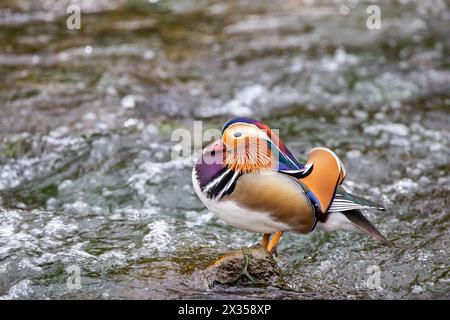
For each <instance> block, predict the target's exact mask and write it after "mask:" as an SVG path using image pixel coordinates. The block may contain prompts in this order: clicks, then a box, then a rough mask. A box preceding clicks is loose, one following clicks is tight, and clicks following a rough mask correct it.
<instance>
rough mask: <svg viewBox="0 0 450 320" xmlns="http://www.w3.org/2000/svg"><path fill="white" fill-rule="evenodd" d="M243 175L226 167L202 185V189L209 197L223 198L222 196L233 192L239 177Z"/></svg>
mask: <svg viewBox="0 0 450 320" xmlns="http://www.w3.org/2000/svg"><path fill="white" fill-rule="evenodd" d="M240 176H241V173H239V172H238V171H233V170H231V169H224V170H221V171H219V172H218V174H217V175H216V176H215V177H214V178H213V179H212V180H211V182H209V183H208V184H206V185H205V186H203V187H202V186H200V189H201V191H202V192H203V193H204V194H205V195H206V196H207V197H208V198H209V199H221V198H222V197H224V196H226V195H228V194H230V193H232V192H233V190H234V188H235V186H236V181H237V179H238V178H239V177H240Z"/></svg>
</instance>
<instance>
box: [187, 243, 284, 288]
mask: <svg viewBox="0 0 450 320" xmlns="http://www.w3.org/2000/svg"><path fill="white" fill-rule="evenodd" d="M193 279H194V280H195V281H194V282H195V283H198V281H200V282H202V283H203V284H206V285H207V286H208V287H209V288H212V287H214V286H216V285H225V286H241V285H263V286H277V287H286V282H285V280H284V277H283V274H282V272H281V269H280V267H279V266H278V265H277V263H276V261H275V259H274V257H273V256H272V254H271V253H269V252H268V251H267V250H266V249H265V248H263V247H261V246H260V245H255V246H252V247H246V248H241V249H239V250H234V251H231V252H228V253H225V254H224V255H222V256H221V257H219V258H218V259H217V260H216V261H214V262H213V263H212V264H210V265H209V266H208V267H206V269H204V270H199V271H197V272H195V273H194V274H193Z"/></svg>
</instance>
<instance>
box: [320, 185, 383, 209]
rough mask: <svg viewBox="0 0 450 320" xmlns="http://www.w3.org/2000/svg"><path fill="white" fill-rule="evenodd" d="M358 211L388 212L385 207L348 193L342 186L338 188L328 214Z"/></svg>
mask: <svg viewBox="0 0 450 320" xmlns="http://www.w3.org/2000/svg"><path fill="white" fill-rule="evenodd" d="M357 209H376V210H380V211H385V210H386V209H385V208H384V207H383V206H381V205H379V204H377V203H375V202H373V201H370V200H368V199H364V198H361V197H358V196H355V195H353V194H351V193H348V192H347V191H345V189H344V188H343V187H342V186H338V188H337V190H336V195H335V196H334V200H333V202H332V203H331V206H330V208H329V209H328V212H342V211H347V210H357Z"/></svg>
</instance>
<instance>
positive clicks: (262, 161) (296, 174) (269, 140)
mask: <svg viewBox="0 0 450 320" xmlns="http://www.w3.org/2000/svg"><path fill="white" fill-rule="evenodd" d="M344 179H345V169H344V166H343V165H342V162H341V161H340V159H339V158H338V157H337V156H336V154H335V153H334V152H333V151H331V150H330V149H327V148H314V149H312V150H311V151H310V152H309V156H308V159H307V161H306V163H301V162H299V161H298V160H297V159H296V158H295V157H294V155H293V154H292V153H291V152H290V151H289V149H288V148H287V147H286V145H285V144H284V143H283V142H282V141H281V140H280V139H279V138H278V136H277V135H276V134H275V133H274V132H273V131H272V130H271V129H270V128H269V127H268V126H266V125H264V124H263V123H261V122H259V121H257V120H254V119H250V118H235V119H232V120H230V121H228V122H227V123H226V124H225V125H224V127H223V129H222V136H221V138H220V139H218V140H217V141H215V142H213V143H212V144H211V145H209V146H208V147H206V148H205V149H204V150H203V152H202V155H201V156H200V158H199V159H198V160H197V161H196V163H195V165H194V168H193V171H192V181H193V186H194V190H195V192H196V194H197V195H198V197H199V198H200V200H201V201H202V202H203V204H204V205H205V206H206V207H207V208H208V209H209V210H210V211H212V212H213V213H215V214H216V215H217V216H218V217H219V218H220V219H222V220H224V221H225V222H227V223H228V224H230V225H232V226H234V227H236V228H240V229H243V230H247V231H250V232H255V233H261V234H263V236H262V241H261V245H262V246H263V247H265V248H266V249H267V250H268V251H269V252H271V253H276V249H277V246H278V243H279V241H280V239H281V236H282V235H283V232H288V231H291V232H296V233H300V234H306V233H309V232H311V231H313V230H314V229H315V228H316V227H319V228H321V229H323V230H325V231H332V230H339V229H340V230H347V231H355V232H359V233H364V234H367V235H369V236H371V237H373V238H375V239H377V240H379V241H381V242H382V243H384V244H388V245H389V244H390V242H389V241H388V240H386V239H385V237H384V236H383V235H382V234H381V233H380V232H379V231H378V230H377V229H376V228H375V227H374V226H373V224H372V223H371V222H370V221H369V220H368V219H367V218H366V217H365V216H364V215H363V214H362V212H361V210H362V209H376V210H385V209H384V208H383V207H382V206H380V205H378V204H376V203H374V202H372V201H370V200H367V199H364V198H361V197H358V196H355V195H353V194H351V193H349V192H348V190H347V189H346V188H345V187H344V186H343V185H342V182H343V181H344ZM272 234H274V235H273V236H272Z"/></svg>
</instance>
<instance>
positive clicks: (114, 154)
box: [0, 0, 450, 299]
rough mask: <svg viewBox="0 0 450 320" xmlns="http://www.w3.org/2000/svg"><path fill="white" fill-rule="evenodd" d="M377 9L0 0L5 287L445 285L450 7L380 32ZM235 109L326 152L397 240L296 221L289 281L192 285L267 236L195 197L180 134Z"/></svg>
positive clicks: (286, 249) (412, 5) (171, 294)
mask: <svg viewBox="0 0 450 320" xmlns="http://www.w3.org/2000/svg"><path fill="white" fill-rule="evenodd" d="M71 3H75V4H78V5H79V7H80V8H81V29H80V30H76V29H75V30H68V28H67V27H66V19H67V17H68V14H66V9H67V7H68V5H69V4H71ZM370 4H371V2H360V1H356V0H352V1H350V0H349V1H288V0H286V1H262V2H259V1H250V0H247V1H245V0H241V1H236V0H233V1H226V2H225V1H224V2H219V1H206V0H201V1H163V0H160V1H139V0H133V1H122V0H114V1H106V0H105V1H93V0H92V1H91V0H79V1H69V0H61V1H59V0H34V1H26V0H18V1H17V0H6V1H5V0H4V1H2V2H1V4H0V75H1V76H0V296H1V297H2V298H5V299H32V298H50V299H72V298H76V299H82V298H99V299H109V298H121V299H155V298H162V299H166V298H237V299H246V298H249V299H251V298H286V299H303V298H338V299H348V298H350V299H352V298H369V299H370V298H386V299H391V298H425V299H429V298H447V299H448V298H449V297H450V275H449V260H450V259H449V258H450V249H449V247H450V233H449V230H450V229H449V227H450V220H449V217H450V214H449V198H450V176H449V172H450V163H449V153H450V130H449V127H450V112H449V111H450V110H449V106H450V94H449V93H450V69H449V66H450V63H449V62H450V61H449V44H450V43H449V38H450V35H449V28H448V26H449V21H450V9H449V6H448V4H446V2H445V1H419V0H417V1H406V0H405V1H392V2H387V1H386V2H379V3H378V5H379V6H380V8H381V29H380V30H377V29H375V30H370V29H369V28H368V27H367V25H366V20H367V18H368V14H367V11H366V9H367V7H368V5H370ZM234 116H252V117H255V118H258V119H260V120H262V121H264V122H265V123H267V124H268V125H270V126H271V127H273V128H279V129H280V135H281V138H282V139H284V140H285V142H286V143H287V144H288V145H289V147H290V148H291V150H292V151H293V153H294V154H296V155H298V156H299V157H300V158H304V157H305V156H306V155H307V152H308V150H309V149H310V148H312V147H315V146H327V147H330V148H332V149H333V150H335V152H336V153H337V154H338V155H339V156H340V157H341V158H342V160H343V162H344V163H345V165H346V168H347V172H348V176H347V177H348V178H347V179H348V180H347V181H348V184H349V186H350V187H351V188H352V189H353V191H354V193H356V194H359V195H361V196H365V197H368V198H370V199H372V200H375V201H378V202H380V203H382V204H383V205H385V206H386V207H387V211H386V212H382V213H375V212H368V213H367V214H368V216H369V218H370V219H371V220H372V221H373V222H374V223H375V224H376V225H377V226H378V227H379V229H380V230H381V231H382V232H383V233H384V234H385V235H386V237H387V238H389V239H391V240H393V241H395V243H396V247H394V248H389V247H385V246H382V245H380V244H379V243H377V242H375V241H373V240H372V239H369V238H366V237H363V236H360V235H357V234H349V233H345V232H337V233H323V232H321V231H315V232H314V233H312V234H310V235H306V236H301V235H295V234H287V235H286V236H285V237H284V238H283V241H282V243H281V245H280V248H279V253H280V256H279V257H278V263H279V265H280V266H281V268H282V269H283V272H284V274H285V277H286V279H287V282H288V288H276V287H261V286H252V285H248V286H242V287H216V288H211V289H208V288H205V287H203V286H201V285H199V284H197V283H195V282H194V281H193V280H192V279H191V278H190V275H191V273H192V272H193V270H196V269H199V268H202V267H204V266H205V265H207V264H208V263H209V262H211V261H212V260H213V259H214V258H215V257H217V256H219V255H220V254H222V253H224V252H226V251H228V250H231V249H235V248H239V247H242V246H248V245H252V244H254V243H256V242H257V241H259V235H255V234H251V233H248V232H244V231H240V230H237V229H234V228H232V227H230V226H227V225H226V224H224V223H223V222H221V221H219V220H217V219H216V218H215V217H214V216H213V214H212V213H210V212H208V211H207V210H206V209H205V208H204V207H203V205H202V204H201V202H200V201H199V200H198V198H197V197H196V195H195V194H194V192H193V189H192V186H191V168H192V163H193V158H192V157H190V156H188V155H186V156H184V157H181V158H174V157H173V156H172V154H173V153H174V152H178V151H179V146H177V141H172V140H173V139H171V135H172V132H173V130H175V129H177V128H185V129H188V130H190V131H191V132H193V131H194V120H201V121H203V122H202V124H203V129H207V128H220V126H221V125H222V124H223V123H224V122H225V121H226V120H228V119H229V118H232V117H234ZM196 152H197V153H198V148H196ZM77 274H79V275H80V277H81V278H80V282H79V283H78V282H77V281H76V279H77V278H76V276H77ZM377 275H379V277H377ZM378 279H379V281H378ZM68 284H69V285H68Z"/></svg>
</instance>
